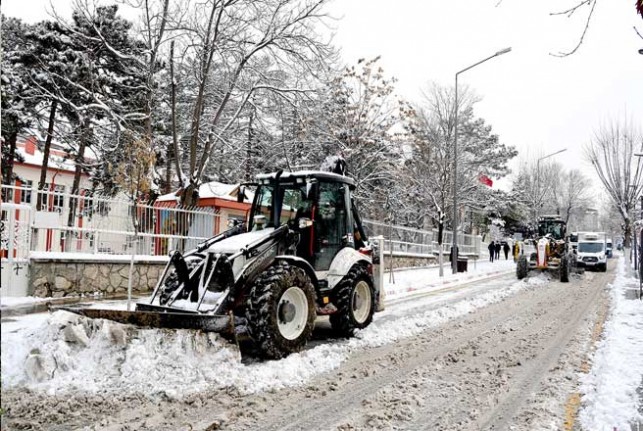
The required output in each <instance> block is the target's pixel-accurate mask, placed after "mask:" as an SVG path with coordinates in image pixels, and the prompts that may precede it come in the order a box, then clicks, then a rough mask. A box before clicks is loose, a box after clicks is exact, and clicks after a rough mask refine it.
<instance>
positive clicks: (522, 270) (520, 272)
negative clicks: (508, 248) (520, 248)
mask: <svg viewBox="0 0 643 431" xmlns="http://www.w3.org/2000/svg"><path fill="white" fill-rule="evenodd" d="M528 273H529V263H528V262H527V256H525V255H524V254H522V255H520V257H519V258H518V263H517V264H516V277H518V280H522V279H523V278H525V277H527V274H528Z"/></svg>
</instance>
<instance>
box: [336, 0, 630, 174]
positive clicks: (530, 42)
mask: <svg viewBox="0 0 643 431" xmlns="http://www.w3.org/2000/svg"><path fill="white" fill-rule="evenodd" d="M497 3H498V0H454V1H449V2H446V1H435V0H433V1H421V2H420V1H411V0H398V1H397V2H395V3H393V2H390V1H386V0H342V1H341V2H340V1H338V2H336V3H335V4H334V7H333V8H332V11H333V14H335V16H336V17H338V18H340V19H339V20H338V21H337V22H336V24H335V25H336V29H337V34H336V38H335V41H336V43H337V45H339V46H341V47H342V49H343V57H344V60H345V61H346V62H349V63H354V62H356V61H357V59H359V58H360V57H366V58H372V57H374V56H376V55H382V60H381V64H382V66H383V67H384V69H385V71H386V72H387V73H388V74H390V75H392V76H395V77H396V78H397V79H398V84H397V88H398V91H399V93H400V95H402V96H403V97H405V98H407V99H409V100H411V101H419V100H420V99H421V93H420V89H421V88H422V87H423V86H424V85H426V83H427V82H430V81H435V82H437V83H439V84H441V85H450V86H453V85H454V80H455V73H456V72H457V71H459V70H462V69H464V68H466V67H468V66H470V65H472V64H474V63H476V62H478V61H479V60H482V59H484V58H485V57H488V56H489V55H492V54H493V53H495V52H497V51H499V50H500V49H503V48H505V47H511V48H512V52H510V53H508V54H505V55H502V56H500V57H497V58H494V59H492V60H489V61H488V62H486V63H484V64H482V65H480V66H477V67H476V68H474V69H471V70H469V71H467V72H465V73H463V74H461V75H460V76H459V81H460V83H461V84H464V85H468V86H470V87H471V88H472V89H473V90H474V91H475V92H476V93H477V94H478V95H479V96H481V97H482V98H483V100H482V102H480V103H479V104H478V105H477V106H476V108H475V111H476V114H477V115H478V116H480V117H482V118H484V119H485V120H486V121H487V123H489V124H491V125H492V126H493V129H494V131H495V133H497V134H498V135H499V136H500V139H501V141H502V142H504V143H506V144H510V145H514V146H516V147H517V148H518V150H519V152H520V154H519V158H520V157H529V158H531V159H535V158H538V157H541V156H543V155H547V154H550V153H553V152H556V151H558V150H560V149H563V148H567V151H566V152H564V153H561V154H560V155H557V156H553V157H552V158H551V159H553V160H556V161H559V162H562V163H565V164H568V166H569V167H579V168H581V169H583V171H584V172H586V173H588V174H593V171H592V168H591V167H590V166H589V165H588V164H586V162H584V161H583V151H582V147H583V145H584V144H585V143H586V142H588V141H589V140H590V139H591V137H592V133H593V131H594V130H596V128H597V127H599V126H600V125H601V124H604V123H605V122H607V121H610V120H613V119H616V118H619V117H620V118H623V117H627V118H629V119H631V120H633V122H634V123H636V124H637V125H638V126H639V127H640V126H641V124H642V123H643V55H639V54H638V49H640V48H643V40H642V39H640V38H639V37H638V36H637V35H636V33H635V31H634V30H633V26H634V25H637V26H638V29H639V32H641V33H643V20H641V17H640V16H638V15H636V13H635V10H634V5H633V2H623V1H606V0H600V1H599V3H598V5H597V6H596V10H595V14H594V18H593V19H592V23H591V25H590V29H589V32H588V34H587V36H586V37H585V42H584V43H583V45H582V46H581V48H580V49H579V50H578V51H577V52H576V54H574V55H573V56H571V57H567V58H562V59H561V58H556V57H553V56H550V55H549V53H550V52H552V53H555V52H559V51H565V50H569V49H571V48H572V47H573V46H575V44H576V42H577V40H578V38H579V37H580V35H581V34H582V29H583V26H584V23H585V20H584V17H585V16H586V14H587V13H588V12H589V10H588V9H583V10H580V11H579V12H578V14H580V15H578V16H576V15H575V16H574V17H572V18H569V19H568V18H566V17H565V16H558V17H552V16H549V13H550V12H555V11H559V10H561V9H562V8H563V7H564V5H567V6H569V5H573V4H576V3H577V2H576V1H575V0H572V1H566V2H560V1H552V0H546V1H533V2H525V1H519V0H503V1H502V3H501V4H500V5H499V6H498V7H496V4H497ZM393 4H395V5H396V6H392V5H393ZM556 4H558V6H557V5H556ZM551 159H549V160H551ZM516 162H517V161H516ZM513 165H514V167H517V165H518V163H514V164H513ZM596 182H598V180H596Z"/></svg>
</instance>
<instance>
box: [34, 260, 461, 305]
mask: <svg viewBox="0 0 643 431" xmlns="http://www.w3.org/2000/svg"><path fill="white" fill-rule="evenodd" d="M166 262H167V259H164V258H161V259H158V258H150V259H148V260H137V261H136V263H135V265H134V280H133V283H132V292H133V293H135V294H144V293H147V292H151V291H152V290H153V289H154V287H155V286H156V282H157V281H158V278H159V276H160V275H161V273H162V272H163V268H164V267H165V264H166ZM437 263H438V261H437V258H436V257H432V256H431V257H427V256H393V268H412V267H422V266H429V265H435V264H437ZM448 264H449V263H448V256H446V257H445V265H448ZM384 268H386V269H388V268H389V257H388V256H386V255H384ZM128 277H129V260H127V258H125V257H124V258H123V259H121V260H114V258H110V259H104V260H101V259H100V258H99V257H92V258H91V259H89V258H78V257H69V258H67V257H65V258H63V257H60V255H59V257H55V258H35V259H34V258H32V259H31V262H30V264H29V280H30V286H29V292H28V294H29V295H33V296H37V297H42V298H48V297H53V298H62V297H65V296H80V295H93V294H100V295H119V294H125V293H127V282H128Z"/></svg>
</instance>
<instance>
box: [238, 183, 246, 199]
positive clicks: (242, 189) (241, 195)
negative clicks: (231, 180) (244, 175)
mask: <svg viewBox="0 0 643 431" xmlns="http://www.w3.org/2000/svg"><path fill="white" fill-rule="evenodd" d="M245 197H246V186H239V193H237V202H238V203H243V200H244V199H245Z"/></svg>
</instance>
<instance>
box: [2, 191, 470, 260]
mask: <svg viewBox="0 0 643 431" xmlns="http://www.w3.org/2000/svg"><path fill="white" fill-rule="evenodd" d="M40 193H41V195H42V197H41V199H42V209H41V211H36V201H37V192H36V190H35V189H34V190H31V189H28V188H25V187H15V186H2V194H3V200H4V199H6V201H10V202H16V203H22V205H28V206H30V207H31V208H32V211H31V213H32V214H33V217H32V220H33V222H32V233H31V244H30V248H29V250H30V251H47V252H75V253H92V254H116V255H124V254H126V255H129V254H132V252H134V253H135V254H139V255H153V256H162V255H167V254H168V252H169V251H170V250H173V249H183V250H190V249H192V248H194V247H195V246H196V244H197V243H198V242H200V241H203V240H204V239H207V238H210V237H212V236H213V235H215V234H216V233H218V231H220V230H222V229H225V227H220V228H219V229H217V226H219V224H220V220H219V215H218V214H217V213H215V212H214V210H213V209H212V208H202V207H194V208H188V209H185V208H177V207H173V206H162V205H167V203H165V202H164V203H162V204H161V203H157V204H156V205H143V204H137V206H136V214H137V216H136V220H137V221H138V224H139V233H138V241H137V242H136V244H135V243H134V225H133V220H134V218H133V217H132V215H133V214H134V205H133V204H132V202H131V201H129V200H127V199H117V198H111V197H105V196H96V195H93V196H91V195H89V194H81V195H77V196H74V195H70V194H69V193H60V192H56V191H43V192H40ZM6 201H5V202H6ZM72 206H73V207H74V217H73V219H72V220H70V217H69V214H70V208H71V207H72ZM70 222H71V223H70ZM364 228H365V229H366V233H367V235H368V236H369V237H372V236H378V235H382V236H383V237H384V239H385V245H386V253H388V252H391V251H392V252H393V253H394V254H396V255H404V256H437V255H438V253H439V248H440V247H439V245H438V242H437V239H438V231H437V229H432V230H420V229H413V228H409V227H404V226H389V225H388V224H385V223H381V222H377V221H372V220H364ZM458 240H459V241H458V248H459V252H460V254H461V255H465V256H480V250H481V237H480V236H479V235H466V234H465V235H459V236H458ZM451 244H452V233H451V232H450V231H445V232H444V238H443V243H442V252H443V253H444V254H447V255H448V254H449V253H450V249H451Z"/></svg>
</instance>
